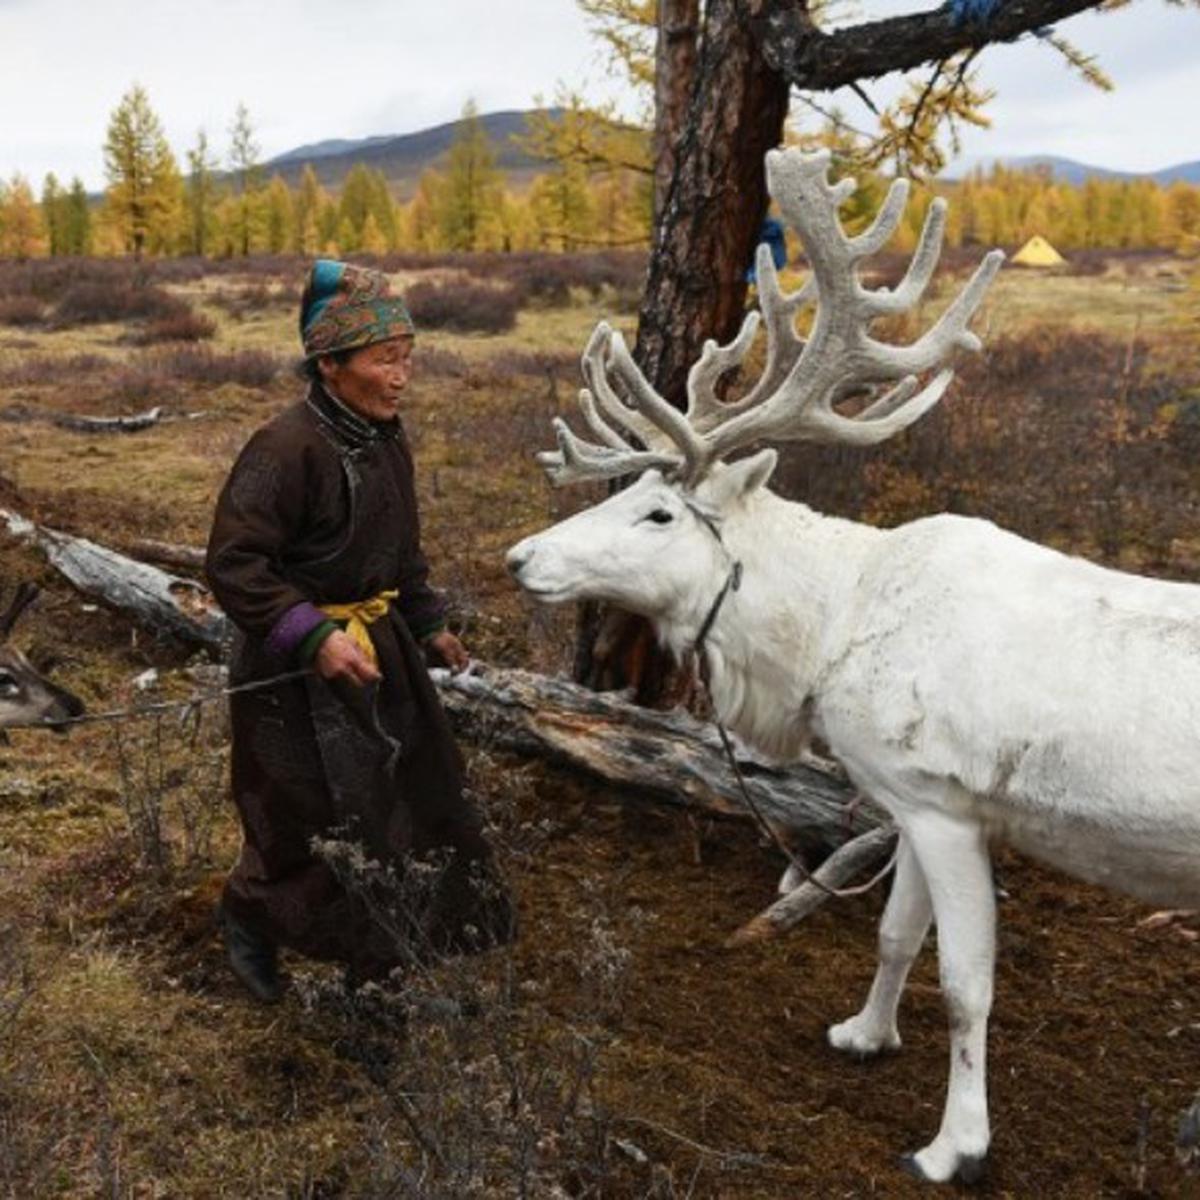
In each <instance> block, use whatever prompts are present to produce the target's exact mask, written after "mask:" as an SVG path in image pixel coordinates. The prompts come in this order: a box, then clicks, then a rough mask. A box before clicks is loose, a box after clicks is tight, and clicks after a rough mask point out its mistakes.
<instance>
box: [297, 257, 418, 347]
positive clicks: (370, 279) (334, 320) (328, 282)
mask: <svg viewBox="0 0 1200 1200" xmlns="http://www.w3.org/2000/svg"><path fill="white" fill-rule="evenodd" d="M415 333H416V328H415V327H414V326H413V323H412V317H410V316H409V315H408V309H407V308H405V307H404V301H403V300H401V299H400V297H399V296H398V295H396V294H395V293H394V292H393V291H392V287H391V284H390V283H389V282H388V279H387V276H386V275H384V274H383V273H382V272H380V271H371V270H368V268H366V267H356V266H354V265H353V264H351V263H343V262H334V261H333V260H332V259H329V258H319V259H317V261H316V262H315V263H313V269H312V271H311V272H310V273H309V276H308V283H307V284H305V287H304V295H303V296H302V297H301V299H300V340H301V341H302V342H303V343H304V357H305V358H315V357H316V356H317V355H319V354H333V353H334V352H335V351H337V350H357V349H358V348H359V347H360V346H370V345H373V344H374V343H375V342H386V341H387V340H388V339H389V338H396V337H412V336H413V335H414V334H415Z"/></svg>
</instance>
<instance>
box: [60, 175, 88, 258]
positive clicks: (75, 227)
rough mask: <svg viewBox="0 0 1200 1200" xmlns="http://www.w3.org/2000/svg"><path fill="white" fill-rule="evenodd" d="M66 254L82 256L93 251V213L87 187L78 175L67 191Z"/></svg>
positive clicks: (65, 207)
mask: <svg viewBox="0 0 1200 1200" xmlns="http://www.w3.org/2000/svg"><path fill="white" fill-rule="evenodd" d="M64 209H65V213H66V218H65V221H66V229H65V243H64V248H63V253H64V254H72V255H76V256H81V255H84V254H91V252H92V214H91V209H90V207H89V206H88V195H87V189H86V188H85V187H84V186H83V180H82V179H80V178H79V176H78V175H76V176H75V177H74V178H73V179H72V180H71V190H70V191H69V192H68V193H67V198H66V204H65V206H64Z"/></svg>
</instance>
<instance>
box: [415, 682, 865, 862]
mask: <svg viewBox="0 0 1200 1200" xmlns="http://www.w3.org/2000/svg"><path fill="white" fill-rule="evenodd" d="M431 674H432V675H433V677H434V680H435V682H436V683H437V685H438V687H439V689H440V691H441V695H442V703H443V705H444V706H445V708H446V711H447V712H448V713H449V715H450V719H451V721H452V722H453V723H454V725H455V727H456V729H457V730H458V732H460V733H461V734H462V735H463V736H465V737H468V738H471V739H473V740H482V741H485V742H492V743H494V744H496V745H499V746H501V747H503V748H505V749H509V750H514V751H516V752H517V753H520V754H530V755H535V756H537V757H541V758H547V759H549V760H551V761H554V762H558V763H562V764H566V765H569V766H571V767H574V768H577V769H580V770H583V771H585V772H587V773H588V774H590V775H593V776H595V777H596V778H599V779H603V780H605V781H606V782H608V783H610V784H615V785H617V786H619V787H634V788H637V789H638V790H639V791H642V792H647V793H650V794H651V795H654V796H656V797H657V798H658V799H660V800H662V801H665V802H666V803H668V804H675V805H679V806H684V807H689V808H696V809H700V810H703V811H704V812H707V813H712V814H716V815H719V816H726V817H749V816H750V814H749V813H748V812H747V809H746V806H745V804H744V802H743V800H742V797H741V791H740V789H739V787H738V782H737V779H736V778H735V776H734V773H733V771H732V770H731V769H730V766H729V763H728V762H727V760H726V758H725V755H724V753H723V751H722V749H721V743H720V739H719V737H718V735H717V732H716V729H715V728H714V727H713V726H711V725H708V724H705V723H702V722H700V721H698V720H696V718H695V717H693V716H691V715H690V714H689V713H687V712H684V711H683V710H680V709H676V710H674V711H672V712H658V711H655V710H653V709H646V708H640V707H638V706H637V705H635V704H631V703H629V702H628V700H626V699H624V698H623V697H621V696H619V695H617V694H614V693H611V692H592V691H589V690H588V689H587V688H583V687H580V686H579V685H577V684H573V683H568V682H567V681H566V680H563V679H551V678H549V677H547V676H544V675H535V674H532V673H531V672H528V671H518V670H499V669H494V668H487V667H482V668H480V669H479V670H478V671H477V672H473V673H471V674H459V675H451V674H450V673H449V672H448V671H433V672H431ZM736 752H737V757H738V765H739V766H740V768H741V770H742V773H743V776H744V778H745V780H746V787H747V789H748V791H749V793H750V796H751V798H752V800H753V802H754V804H755V806H756V807H757V808H758V810H759V812H760V813H761V814H762V815H763V816H764V817H765V818H766V819H767V820H768V821H770V822H771V823H772V824H773V825H774V826H776V828H777V829H778V830H779V831H780V832H781V833H782V835H783V836H784V837H785V838H786V839H787V840H789V841H796V842H801V843H803V844H804V845H805V846H806V847H812V848H814V849H823V850H826V851H828V850H830V849H832V848H833V847H834V846H836V845H840V844H841V843H842V842H844V841H845V840H846V838H847V837H848V836H854V835H855V834H860V833H865V832H867V831H869V830H872V829H874V828H876V827H877V826H878V825H879V823H880V820H881V816H880V813H881V810H879V809H877V808H873V807H871V806H870V805H867V804H863V805H858V806H855V808H854V809H853V810H850V809H848V807H847V806H848V802H849V801H850V799H851V798H852V797H853V795H854V792H853V789H852V788H851V787H850V785H849V784H848V783H847V782H846V780H845V779H844V777H843V776H842V775H841V773H840V772H839V770H838V769H837V767H836V766H835V765H834V764H832V763H828V762H825V761H824V760H819V759H816V758H810V759H808V760H806V761H804V762H801V763H798V764H795V765H791V766H788V767H779V766H773V765H770V764H768V763H765V762H763V761H762V760H761V759H757V758H755V757H754V756H753V755H752V754H751V753H750V752H748V751H747V750H745V748H744V747H740V746H738V747H736Z"/></svg>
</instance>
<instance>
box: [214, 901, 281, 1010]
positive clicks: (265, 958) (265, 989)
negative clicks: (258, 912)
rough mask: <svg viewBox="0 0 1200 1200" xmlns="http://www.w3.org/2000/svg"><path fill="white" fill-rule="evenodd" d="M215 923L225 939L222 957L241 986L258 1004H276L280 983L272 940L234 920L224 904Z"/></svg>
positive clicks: (218, 911) (275, 949)
mask: <svg viewBox="0 0 1200 1200" xmlns="http://www.w3.org/2000/svg"><path fill="white" fill-rule="evenodd" d="M217 925H218V927H219V928H220V930H221V936H222V937H223V938H224V940H225V957H226V958H228V959H229V966H230V968H231V969H232V971H233V973H234V974H235V975H236V976H237V977H238V979H239V980H240V981H241V983H242V985H243V986H244V987H245V988H246V990H247V991H248V992H249V993H250V994H251V995H252V996H253V997H254V998H255V1000H257V1001H259V1003H261V1004H277V1003H278V1002H279V1001H280V999H281V998H282V997H283V985H282V984H281V983H280V981H279V950H278V948H277V947H276V945H275V943H274V942H272V941H271V940H270V939H269V938H265V937H263V936H262V934H260V933H255V931H254V930H253V929H250V928H249V927H248V926H246V925H243V924H242V923H241V922H240V921H238V920H236V919H235V918H234V917H233V916H231V915H230V913H229V910H228V909H227V908H225V906H224V905H222V906H221V907H219V908H218V909H217Z"/></svg>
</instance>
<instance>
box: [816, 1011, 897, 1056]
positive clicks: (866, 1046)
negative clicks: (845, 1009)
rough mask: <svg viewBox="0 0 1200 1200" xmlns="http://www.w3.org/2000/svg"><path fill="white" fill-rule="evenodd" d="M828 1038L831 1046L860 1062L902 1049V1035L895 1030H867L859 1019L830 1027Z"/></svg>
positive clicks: (854, 1018) (852, 1018) (852, 1019)
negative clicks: (884, 1031) (883, 1031)
mask: <svg viewBox="0 0 1200 1200" xmlns="http://www.w3.org/2000/svg"><path fill="white" fill-rule="evenodd" d="M826 1037H827V1039H828V1041H829V1044H830V1045H831V1046H832V1047H833V1048H834V1049H835V1050H840V1051H841V1052H842V1053H843V1054H848V1055H849V1056H850V1057H851V1058H855V1059H857V1060H858V1061H859V1062H865V1061H866V1060H867V1059H869V1058H878V1057H879V1056H880V1055H883V1054H892V1053H895V1052H896V1051H897V1050H899V1049H900V1035H899V1034H898V1033H897V1032H896V1031H895V1030H894V1029H893V1030H889V1031H888V1032H886V1033H878V1032H875V1031H868V1030H865V1029H864V1028H863V1027H862V1025H861V1023H860V1022H859V1020H858V1018H856V1017H851V1018H850V1019H849V1020H848V1021H843V1022H842V1023H841V1024H840V1025H830V1027H829V1030H828V1033H827V1034H826Z"/></svg>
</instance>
